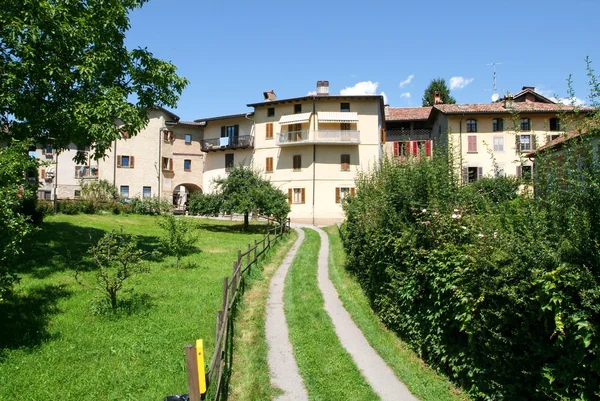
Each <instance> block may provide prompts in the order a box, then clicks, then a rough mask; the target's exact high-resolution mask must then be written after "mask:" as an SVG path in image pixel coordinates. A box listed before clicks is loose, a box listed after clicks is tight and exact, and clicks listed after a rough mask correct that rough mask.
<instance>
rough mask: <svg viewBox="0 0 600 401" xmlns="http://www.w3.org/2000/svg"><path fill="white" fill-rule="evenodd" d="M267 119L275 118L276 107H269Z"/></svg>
mask: <svg viewBox="0 0 600 401" xmlns="http://www.w3.org/2000/svg"><path fill="white" fill-rule="evenodd" d="M267 117H275V107H267Z"/></svg>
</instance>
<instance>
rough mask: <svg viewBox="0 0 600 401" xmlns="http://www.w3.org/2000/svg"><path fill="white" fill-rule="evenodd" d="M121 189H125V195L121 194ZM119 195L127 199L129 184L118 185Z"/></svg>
mask: <svg viewBox="0 0 600 401" xmlns="http://www.w3.org/2000/svg"><path fill="white" fill-rule="evenodd" d="M123 189H126V190H127V196H123ZM119 196H120V197H121V198H124V199H129V185H120V186H119Z"/></svg>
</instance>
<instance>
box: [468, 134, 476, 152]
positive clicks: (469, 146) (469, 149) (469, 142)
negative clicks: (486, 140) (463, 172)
mask: <svg viewBox="0 0 600 401" xmlns="http://www.w3.org/2000/svg"><path fill="white" fill-rule="evenodd" d="M471 138H474V148H471ZM477 145H478V144H477V135H467V153H477V152H478V146H477Z"/></svg>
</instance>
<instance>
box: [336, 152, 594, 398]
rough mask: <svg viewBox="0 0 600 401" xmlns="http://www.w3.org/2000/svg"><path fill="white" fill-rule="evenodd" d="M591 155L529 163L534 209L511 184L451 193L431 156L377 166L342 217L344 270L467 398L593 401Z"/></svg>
mask: <svg viewBox="0 0 600 401" xmlns="http://www.w3.org/2000/svg"><path fill="white" fill-rule="evenodd" d="M587 149H592V147H591V146H588V147H582V148H580V149H579V150H573V156H572V157H571V160H569V157H566V159H565V160H563V164H561V165H560V166H558V165H556V164H555V163H554V162H553V160H552V159H550V158H548V159H546V160H545V159H544V158H540V159H539V160H536V171H538V172H540V173H539V174H536V182H535V185H536V193H537V194H538V196H536V197H535V198H534V197H518V196H517V194H516V188H517V185H518V184H517V183H516V181H513V180H511V179H505V178H490V179H485V180H482V181H480V182H476V183H474V185H466V186H462V185H458V180H457V177H455V174H454V171H453V170H452V169H451V168H450V167H449V165H450V164H451V163H450V162H451V161H448V160H446V159H445V158H444V157H440V156H439V155H436V157H434V158H433V159H432V160H421V161H420V162H417V161H412V162H409V163H397V162H395V161H390V160H385V161H383V162H382V164H381V166H380V168H378V169H375V170H373V171H372V172H369V173H365V174H363V175H361V176H359V178H358V180H357V193H356V196H353V197H351V198H349V200H348V202H346V204H345V206H344V208H345V211H346V216H347V221H346V222H345V223H344V225H343V226H342V235H343V241H344V247H345V249H346V252H347V254H348V259H347V268H348V270H349V271H351V272H353V273H354V274H355V275H356V276H357V278H358V280H359V282H360V283H361V286H362V287H363V289H364V290H365V292H366V294H367V295H368V297H369V299H370V301H371V304H372V307H373V309H374V310H375V311H376V312H377V313H378V314H379V316H380V317H381V319H382V321H383V322H384V323H385V324H386V325H387V326H388V327H390V328H391V329H393V330H395V331H396V332H398V333H399V334H400V336H401V337H402V338H403V339H404V340H406V341H407V342H409V343H410V344H411V346H412V347H413V348H414V349H415V350H416V351H417V352H418V353H419V354H420V355H421V356H422V357H423V358H424V359H425V360H426V361H427V362H428V363H429V364H432V365H434V366H436V367H438V368H439V369H441V370H443V371H444V372H446V373H447V374H448V375H449V376H450V377H451V378H453V379H454V380H455V381H456V382H457V383H458V384H460V385H461V386H463V387H464V388H465V389H468V390H469V391H470V393H471V394H472V395H473V397H474V398H475V399H485V400H496V399H529V400H547V399H580V400H593V399H598V397H600V393H599V389H600V360H599V359H598V355H599V354H600V341H599V339H598V334H599V333H598V330H599V328H600V266H599V264H600V252H599V244H600V202H598V199H600V189H599V188H600V185H599V184H600V183H599V182H598V181H599V180H600V163H599V162H598V160H597V158H596V159H594V157H593V155H592V154H587V153H586V152H587ZM584 156H585V157H584ZM582 160H583V162H582ZM582 166H585V168H581V167H582ZM568 171H570V172H568Z"/></svg>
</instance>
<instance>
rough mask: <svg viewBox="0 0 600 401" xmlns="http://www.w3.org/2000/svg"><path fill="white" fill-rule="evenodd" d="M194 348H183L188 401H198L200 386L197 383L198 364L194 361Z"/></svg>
mask: <svg viewBox="0 0 600 401" xmlns="http://www.w3.org/2000/svg"><path fill="white" fill-rule="evenodd" d="M196 358H197V356H196V347H195V346H193V345H186V346H185V367H186V371H187V379H188V393H189V401H200V385H199V383H198V363H197V360H196Z"/></svg>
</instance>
